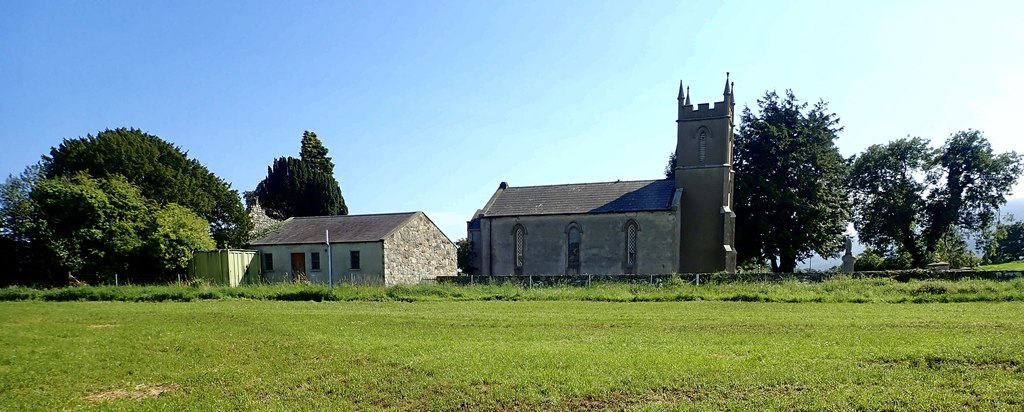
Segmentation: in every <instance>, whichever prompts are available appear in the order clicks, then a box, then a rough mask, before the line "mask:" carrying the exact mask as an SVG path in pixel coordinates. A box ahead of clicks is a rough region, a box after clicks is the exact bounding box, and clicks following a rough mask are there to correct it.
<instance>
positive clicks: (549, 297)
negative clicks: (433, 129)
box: [0, 277, 1024, 303]
mask: <svg viewBox="0 0 1024 412" xmlns="http://www.w3.org/2000/svg"><path fill="white" fill-rule="evenodd" d="M221 299H249V300H278V301H317V302H320V301H343V302H351V301H366V302H389V301H399V302H428V301H490V300H499V301H598V302H680V301H740V302H786V303H799V302H831V303H908V302H910V303H939V302H1003V301H1024V278H1016V279H1011V280H1007V281H994V280H958V281H946V280H911V281H908V282H899V281H896V280H893V279H887V278H868V279H852V278H843V277H838V278H832V279H829V280H826V281H823V282H801V281H796V280H792V281H786V282H722V283H706V284H702V285H700V286H695V285H692V284H689V283H685V282H668V283H664V284H660V285H648V284H623V283H597V284H594V285H591V286H586V287H580V286H559V285H556V286H545V287H533V288H531V287H524V286H521V285H514V284H500V285H479V284H478V285H454V284H432V285H415V286H397V287H371V286H357V287H352V286H347V285H345V286H338V287H333V288H332V287H326V286H322V285H300V284H270V285H249V286H242V287H237V288H230V287H218V286H204V285H191V286H190V285H183V284H173V285H166V286H86V287H65V288H55V289H32V288H25V287H9V288H4V289H0V301H20V300H38V301H125V302H162V301H198V300H221Z"/></svg>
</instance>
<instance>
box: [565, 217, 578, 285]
mask: <svg viewBox="0 0 1024 412" xmlns="http://www.w3.org/2000/svg"><path fill="white" fill-rule="evenodd" d="M581 238H582V236H581V235H580V228H579V226H578V225H576V224H575V223H570V224H569V230H568V233H567V234H566V242H567V243H568V246H569V247H568V256H567V257H566V270H565V272H566V274H567V275H578V274H580V241H581Z"/></svg>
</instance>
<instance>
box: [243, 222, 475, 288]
mask: <svg viewBox="0 0 1024 412" xmlns="http://www.w3.org/2000/svg"><path fill="white" fill-rule="evenodd" d="M250 247H251V248H252V249H255V250H258V251H259V252H260V273H261V278H262V279H263V280H264V281H267V282H284V281H296V280H308V281H310V282H313V283H324V284H338V283H354V284H377V285H388V286H390V285H398V284H412V283H419V282H422V281H424V280H433V279H435V278H436V277H437V276H448V275H453V274H455V273H456V262H455V245H454V244H453V243H452V241H451V240H450V239H448V237H447V236H445V234H444V233H443V232H441V230H440V229H438V227H437V226H436V225H435V224H434V222H432V221H431V220H430V218H428V217H427V215H426V214H424V213H423V212H408V213H385V214H371V215H344V216H318V217H296V218H290V219H288V220H286V221H284V222H283V224H282V225H281V227H279V228H277V229H276V230H274V231H272V232H270V233H269V234H267V235H266V236H263V237H262V238H260V239H257V240H255V241H253V242H251V243H250Z"/></svg>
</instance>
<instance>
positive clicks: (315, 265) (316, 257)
mask: <svg viewBox="0 0 1024 412" xmlns="http://www.w3.org/2000/svg"><path fill="white" fill-rule="evenodd" d="M309 268H310V270H320V252H310V253H309Z"/></svg>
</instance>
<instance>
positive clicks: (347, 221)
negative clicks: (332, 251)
mask: <svg viewBox="0 0 1024 412" xmlns="http://www.w3.org/2000/svg"><path fill="white" fill-rule="evenodd" d="M417 213H420V212H406V213H384V214H376V215H345V216H315V217H294V218H291V219H288V220H286V221H285V222H284V225H283V226H281V228H280V229H278V230H276V231H274V232H271V233H270V234H268V235H266V236H264V237H263V238H261V239H259V240H256V241H254V242H251V243H249V244H250V245H252V246H260V245H289V244H290V245H294V244H309V243H324V242H325V238H324V235H325V233H324V231H325V230H328V231H330V235H331V243H354V242H376V241H379V240H383V239H384V238H385V237H387V235H389V234H391V232H393V231H394V230H395V229H398V228H399V227H401V226H402V225H404V224H405V222H407V221H408V220H409V218H411V217H412V216H414V215H416V214H417Z"/></svg>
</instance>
